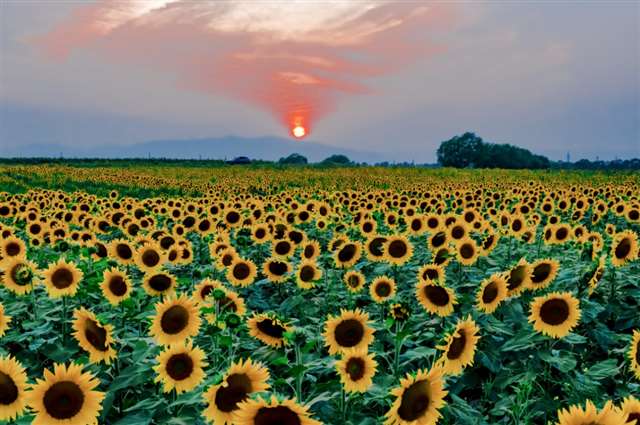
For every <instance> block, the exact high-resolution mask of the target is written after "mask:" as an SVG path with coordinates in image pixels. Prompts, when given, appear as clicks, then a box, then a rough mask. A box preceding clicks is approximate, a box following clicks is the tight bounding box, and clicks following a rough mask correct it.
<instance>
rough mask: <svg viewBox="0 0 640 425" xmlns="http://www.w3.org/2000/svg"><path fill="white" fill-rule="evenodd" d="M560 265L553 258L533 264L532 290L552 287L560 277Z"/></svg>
mask: <svg viewBox="0 0 640 425" xmlns="http://www.w3.org/2000/svg"><path fill="white" fill-rule="evenodd" d="M559 269H560V263H558V261H557V260H554V259H551V258H545V259H542V260H538V261H536V262H535V263H533V264H531V283H530V288H531V289H534V290H535V289H543V288H546V287H547V286H549V285H551V282H553V280H554V279H555V278H556V276H557V275H558V270H559Z"/></svg>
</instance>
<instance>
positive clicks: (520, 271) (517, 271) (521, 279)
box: [505, 258, 531, 297]
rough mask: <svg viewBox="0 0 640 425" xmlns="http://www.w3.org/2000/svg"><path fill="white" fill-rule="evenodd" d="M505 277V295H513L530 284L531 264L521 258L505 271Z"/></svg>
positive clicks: (527, 287) (519, 292)
mask: <svg viewBox="0 0 640 425" xmlns="http://www.w3.org/2000/svg"><path fill="white" fill-rule="evenodd" d="M505 275H506V279H507V290H508V292H507V295H508V296H510V297H515V296H517V295H520V294H521V293H522V292H523V291H524V290H525V289H529V288H530V286H531V264H529V263H527V260H525V259H524V258H521V259H520V261H518V263H517V264H516V265H515V266H513V267H512V268H511V270H509V271H508V272H506V273H505Z"/></svg>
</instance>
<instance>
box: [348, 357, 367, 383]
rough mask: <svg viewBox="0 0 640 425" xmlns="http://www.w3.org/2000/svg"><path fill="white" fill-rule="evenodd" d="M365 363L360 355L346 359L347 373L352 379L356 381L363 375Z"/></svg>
mask: <svg viewBox="0 0 640 425" xmlns="http://www.w3.org/2000/svg"><path fill="white" fill-rule="evenodd" d="M365 369H366V365H365V362H364V360H363V359H361V358H360V357H351V358H350V359H349V360H348V361H347V366H346V370H347V374H349V378H350V379H351V380H352V381H358V380H359V379H361V378H362V377H363V376H364V372H365Z"/></svg>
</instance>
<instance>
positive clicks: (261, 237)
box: [251, 224, 271, 243]
mask: <svg viewBox="0 0 640 425" xmlns="http://www.w3.org/2000/svg"><path fill="white" fill-rule="evenodd" d="M251 237H252V238H253V240H254V241H256V242H257V243H263V242H266V241H268V240H269V239H270V238H271V233H269V227H268V226H267V225H266V224H254V225H253V227H252V228H251Z"/></svg>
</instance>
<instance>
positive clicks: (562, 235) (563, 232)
mask: <svg viewBox="0 0 640 425" xmlns="http://www.w3.org/2000/svg"><path fill="white" fill-rule="evenodd" d="M567 236H569V232H568V231H567V229H565V228H564V227H561V228H559V229H558V230H556V239H558V240H559V241H563V240H565V239H567Z"/></svg>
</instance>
